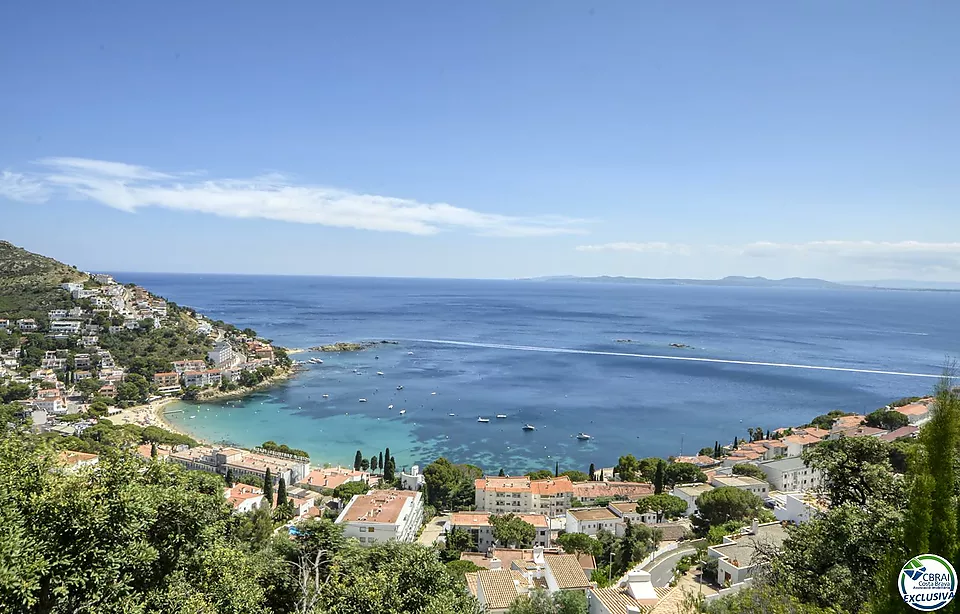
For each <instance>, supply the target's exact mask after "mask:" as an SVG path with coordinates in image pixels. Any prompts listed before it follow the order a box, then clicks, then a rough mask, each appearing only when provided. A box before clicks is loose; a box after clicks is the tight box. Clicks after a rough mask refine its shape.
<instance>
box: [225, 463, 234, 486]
mask: <svg viewBox="0 0 960 614" xmlns="http://www.w3.org/2000/svg"><path fill="white" fill-rule="evenodd" d="M223 479H224V480H226V482H227V486H231V487H232V486H233V485H234V484H235V483H236V482H235V481H234V479H233V469H230V468H229V467H227V475H225V476H223Z"/></svg>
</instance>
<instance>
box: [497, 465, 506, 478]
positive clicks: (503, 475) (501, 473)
mask: <svg viewBox="0 0 960 614" xmlns="http://www.w3.org/2000/svg"><path fill="white" fill-rule="evenodd" d="M497 475H499V476H500V477H501V478H502V477H505V476H506V475H507V474H505V473H504V472H503V467H501V468H500V473H498V474H497Z"/></svg>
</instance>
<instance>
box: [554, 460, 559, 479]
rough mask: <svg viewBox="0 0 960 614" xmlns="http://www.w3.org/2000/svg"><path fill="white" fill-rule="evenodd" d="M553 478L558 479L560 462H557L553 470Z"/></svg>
mask: <svg viewBox="0 0 960 614" xmlns="http://www.w3.org/2000/svg"><path fill="white" fill-rule="evenodd" d="M553 477H555V478H558V477H560V461H557V467H556V468H555V469H554V470H553Z"/></svg>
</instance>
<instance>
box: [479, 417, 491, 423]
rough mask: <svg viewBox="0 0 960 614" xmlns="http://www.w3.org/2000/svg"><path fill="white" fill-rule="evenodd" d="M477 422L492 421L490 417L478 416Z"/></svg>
mask: <svg viewBox="0 0 960 614" xmlns="http://www.w3.org/2000/svg"><path fill="white" fill-rule="evenodd" d="M477 422H483V423H487V422H490V418H477Z"/></svg>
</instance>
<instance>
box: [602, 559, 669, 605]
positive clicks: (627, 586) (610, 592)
mask: <svg viewBox="0 0 960 614" xmlns="http://www.w3.org/2000/svg"><path fill="white" fill-rule="evenodd" d="M669 592H670V589H669V588H667V589H656V588H654V586H653V582H652V579H651V577H650V572H648V571H643V570H640V569H637V570H633V571H631V572H629V573H628V574H627V577H626V580H625V581H624V582H623V583H621V584H619V585H616V586H609V587H606V588H597V587H591V588H590V590H589V597H590V598H589V600H588V602H589V614H640V613H641V612H650V611H652V610H653V608H655V607H656V605H657V603H658V602H659V601H660V600H661V599H662V597H663V595H665V594H667V593H669Z"/></svg>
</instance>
